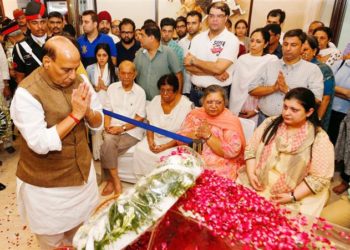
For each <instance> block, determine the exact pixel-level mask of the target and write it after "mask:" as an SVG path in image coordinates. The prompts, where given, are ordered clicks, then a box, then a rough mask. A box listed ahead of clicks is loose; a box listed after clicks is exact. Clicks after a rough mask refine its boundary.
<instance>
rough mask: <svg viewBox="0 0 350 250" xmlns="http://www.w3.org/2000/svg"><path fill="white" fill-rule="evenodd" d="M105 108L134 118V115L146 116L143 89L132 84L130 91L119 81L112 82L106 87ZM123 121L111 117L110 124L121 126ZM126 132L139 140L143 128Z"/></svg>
mask: <svg viewBox="0 0 350 250" xmlns="http://www.w3.org/2000/svg"><path fill="white" fill-rule="evenodd" d="M104 108H105V109H106V110H109V111H112V112H114V113H117V114H120V115H123V116H126V117H129V118H132V119H134V117H135V115H138V116H140V117H146V95H145V91H144V90H143V89H142V88H141V87H140V86H138V85H137V84H135V83H134V84H133V86H132V88H131V90H130V91H125V90H124V88H123V86H122V83H121V82H115V83H112V84H111V85H110V86H109V87H108V89H107V98H106V100H105V103H104ZM124 124H125V122H123V121H120V120H117V119H115V118H112V120H111V125H112V126H122V125H124ZM126 133H128V134H129V135H131V136H133V137H135V138H137V139H139V140H141V139H142V135H143V130H142V129H141V128H140V127H135V128H133V129H130V130H128V131H127V132H126Z"/></svg>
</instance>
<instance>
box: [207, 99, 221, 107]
mask: <svg viewBox="0 0 350 250" xmlns="http://www.w3.org/2000/svg"><path fill="white" fill-rule="evenodd" d="M205 103H206V104H208V105H213V104H215V105H217V106H219V105H222V104H223V103H224V102H223V101H218V100H209V101H205Z"/></svg>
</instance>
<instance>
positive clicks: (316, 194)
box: [238, 88, 334, 216]
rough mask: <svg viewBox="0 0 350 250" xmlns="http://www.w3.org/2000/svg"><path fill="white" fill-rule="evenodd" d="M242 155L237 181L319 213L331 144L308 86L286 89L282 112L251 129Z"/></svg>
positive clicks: (324, 199) (324, 198)
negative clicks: (243, 165)
mask: <svg viewBox="0 0 350 250" xmlns="http://www.w3.org/2000/svg"><path fill="white" fill-rule="evenodd" d="M245 159H246V169H245V170H244V171H241V172H240V174H239V177H238V178H239V179H238V182H241V183H243V184H245V185H247V186H250V187H252V188H253V189H255V190H256V191H257V192H258V194H260V195H261V196H264V197H265V198H267V199H271V200H272V201H274V202H276V203H279V204H283V205H286V207H288V208H290V209H293V210H296V211H298V212H301V213H304V214H308V215H313V216H319V215H320V213H321V211H322V208H323V206H324V205H325V203H326V202H327V199H328V197H329V185H330V180H331V178H332V176H333V172H334V148H333V145H332V143H331V142H330V140H329V138H328V135H327V134H326V132H325V131H324V130H323V129H322V128H321V127H320V124H319V120H318V117H317V110H316V102H315V96H314V94H313V93H312V92H311V91H310V90H309V89H306V88H295V89H292V90H291V91H289V92H288V93H287V94H286V96H285V99H284V104H283V110H282V115H280V116H278V117H270V118H269V119H267V120H266V121H264V123H263V124H261V125H260V126H259V127H258V128H257V130H256V131H255V132H254V135H253V137H252V139H251V141H250V142H249V144H248V145H247V146H246V149H245ZM242 170H243V169H242Z"/></svg>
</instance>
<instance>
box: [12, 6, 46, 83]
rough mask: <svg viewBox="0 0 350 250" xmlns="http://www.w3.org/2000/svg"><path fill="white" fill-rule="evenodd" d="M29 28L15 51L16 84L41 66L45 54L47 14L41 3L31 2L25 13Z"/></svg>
mask: <svg viewBox="0 0 350 250" xmlns="http://www.w3.org/2000/svg"><path fill="white" fill-rule="evenodd" d="M25 16H26V20H27V26H28V29H29V32H27V36H26V38H25V39H24V40H23V41H22V42H19V43H17V44H16V45H15V49H14V50H13V62H14V69H15V71H16V73H15V74H16V82H17V83H20V82H21V81H22V80H23V78H24V77H26V76H28V75H29V74H30V73H32V72H33V71H34V70H35V69H36V68H38V67H39V66H40V65H41V60H42V59H43V56H44V52H43V46H44V44H45V42H46V38H47V12H46V8H45V5H43V4H42V3H40V2H29V3H28V4H27V6H26V12H25Z"/></svg>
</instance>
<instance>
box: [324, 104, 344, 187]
mask: <svg viewBox="0 0 350 250" xmlns="http://www.w3.org/2000/svg"><path fill="white" fill-rule="evenodd" d="M345 116H346V114H344V113H341V112H338V111H334V110H332V113H331V118H330V121H329V127H328V131H327V132H328V135H329V139H330V140H331V142H332V143H333V145H334V146H335V144H336V143H337V138H338V134H339V128H340V123H341V122H342V120H343V119H344V117H345ZM338 167H339V168H340V169H339V170H340V176H341V178H342V179H343V181H345V182H347V183H349V182H350V176H349V175H347V174H345V172H344V168H345V166H344V162H338Z"/></svg>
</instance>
